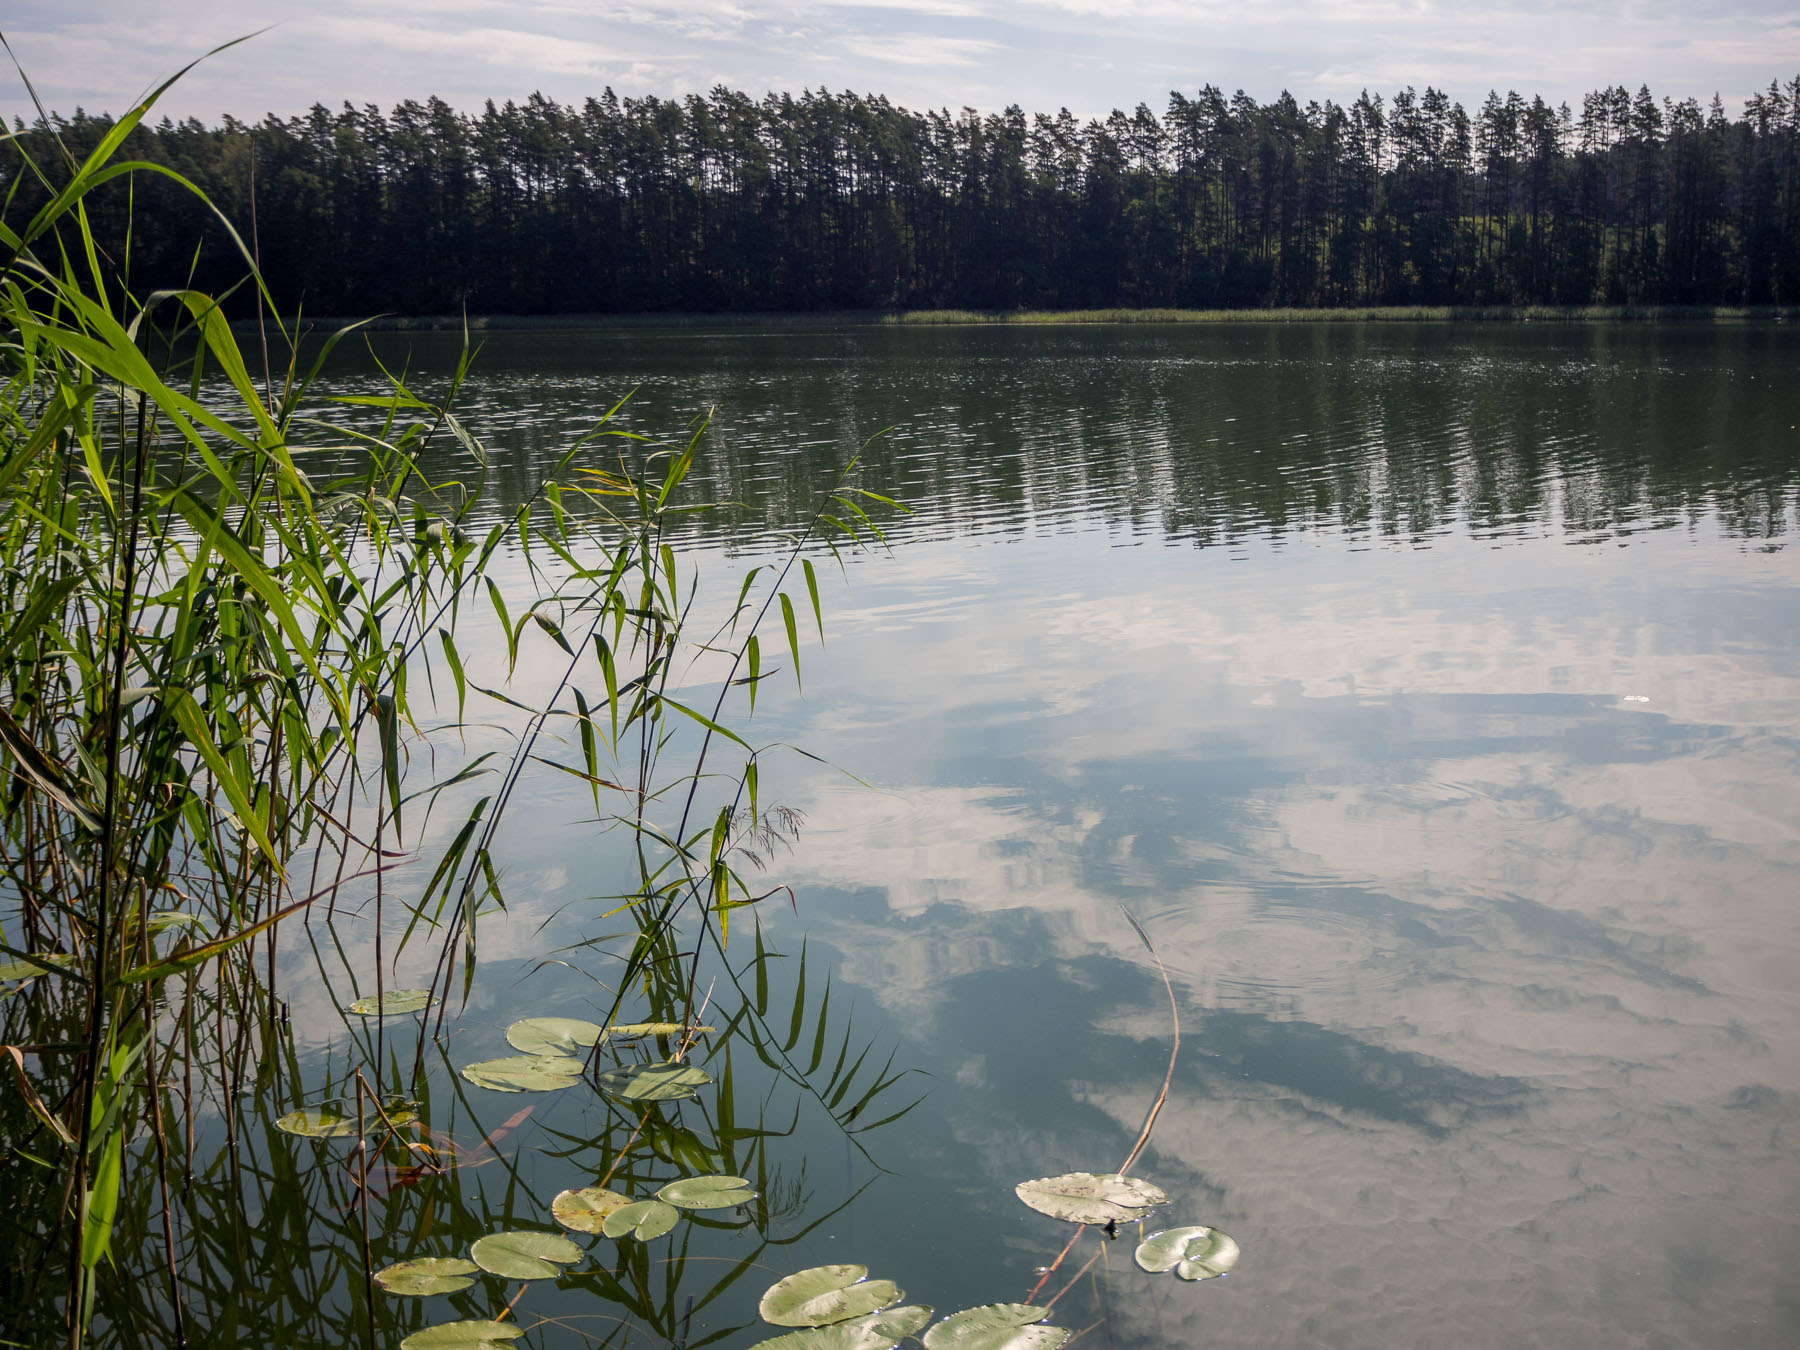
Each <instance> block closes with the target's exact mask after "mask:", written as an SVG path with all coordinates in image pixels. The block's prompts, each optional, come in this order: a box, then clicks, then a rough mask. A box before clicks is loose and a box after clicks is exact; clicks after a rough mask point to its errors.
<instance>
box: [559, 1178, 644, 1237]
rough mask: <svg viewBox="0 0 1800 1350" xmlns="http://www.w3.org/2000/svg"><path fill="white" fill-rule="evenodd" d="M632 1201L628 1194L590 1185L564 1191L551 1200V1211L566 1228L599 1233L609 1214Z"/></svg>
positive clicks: (579, 1231) (580, 1231)
mask: <svg viewBox="0 0 1800 1350" xmlns="http://www.w3.org/2000/svg"><path fill="white" fill-rule="evenodd" d="M631 1203H632V1201H631V1197H630V1196H628V1195H620V1194H619V1193H618V1192H617V1191H603V1190H601V1189H600V1188H599V1187H598V1186H588V1187H585V1188H584V1189H582V1190H579V1191H564V1192H563V1193H562V1194H561V1195H559V1196H557V1197H556V1199H554V1200H552V1201H551V1202H550V1212H551V1213H552V1214H553V1215H555V1216H556V1221H557V1222H558V1223H560V1224H561V1225H562V1226H563V1227H564V1228H573V1229H574V1230H575V1231H576V1232H577V1233H598V1232H600V1231H602V1230H601V1225H602V1224H603V1223H605V1222H606V1219H607V1216H608V1215H610V1214H612V1213H613V1212H614V1211H615V1210H621V1209H624V1208H625V1206H627V1205H629V1204H631Z"/></svg>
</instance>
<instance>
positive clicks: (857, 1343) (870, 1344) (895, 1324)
mask: <svg viewBox="0 0 1800 1350" xmlns="http://www.w3.org/2000/svg"><path fill="white" fill-rule="evenodd" d="M930 1320H931V1309H930V1308H927V1307H925V1306H924V1305H923V1304H919V1303H913V1304H908V1305H907V1306H906V1307H904V1308H886V1309H884V1310H882V1311H881V1312H877V1313H870V1314H869V1315H868V1316H867V1317H857V1318H853V1319H851V1320H850V1321H848V1322H838V1323H836V1324H835V1325H833V1326H828V1327H808V1328H806V1330H804V1331H790V1332H788V1334H787V1335H785V1336H777V1337H775V1339H774V1340H770V1341H759V1342H758V1343H757V1344H756V1345H755V1346H754V1347H753V1350H893V1348H894V1347H895V1346H896V1345H899V1344H900V1342H901V1341H903V1340H905V1339H906V1338H907V1337H908V1336H911V1335H912V1334H913V1333H915V1332H916V1331H918V1329H919V1328H920V1327H922V1326H924V1325H925V1324H926V1323H927V1322H929V1321H930Z"/></svg>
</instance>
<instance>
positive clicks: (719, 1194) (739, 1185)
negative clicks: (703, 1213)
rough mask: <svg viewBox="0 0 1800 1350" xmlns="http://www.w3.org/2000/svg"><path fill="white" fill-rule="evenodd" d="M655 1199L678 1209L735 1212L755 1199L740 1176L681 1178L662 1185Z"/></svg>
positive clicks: (753, 1192) (754, 1194)
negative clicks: (677, 1206) (738, 1207)
mask: <svg viewBox="0 0 1800 1350" xmlns="http://www.w3.org/2000/svg"><path fill="white" fill-rule="evenodd" d="M656 1198H657V1199H658V1200H665V1201H667V1202H668V1203H669V1204H671V1205H679V1206H680V1207H681V1208H682V1209H735V1208H736V1207H737V1206H739V1205H747V1204H749V1203H750V1202H751V1201H752V1200H754V1199H756V1192H755V1191H753V1190H751V1189H750V1183H749V1182H748V1181H746V1180H745V1179H744V1178H743V1177H725V1176H709V1177H682V1178H681V1179H680V1180H679V1181H671V1182H670V1183H669V1184H668V1185H667V1186H664V1187H663V1188H662V1189H661V1190H660V1191H658V1192H657V1193H656Z"/></svg>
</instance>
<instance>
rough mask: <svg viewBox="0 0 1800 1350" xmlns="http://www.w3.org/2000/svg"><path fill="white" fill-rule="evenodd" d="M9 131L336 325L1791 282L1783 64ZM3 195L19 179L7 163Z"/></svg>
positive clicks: (403, 104) (276, 303)
mask: <svg viewBox="0 0 1800 1350" xmlns="http://www.w3.org/2000/svg"><path fill="white" fill-rule="evenodd" d="M12 139H13V141H14V143H15V144H16V145H17V147H18V149H19V150H20V151H21V152H22V153H23V154H25V155H26V156H28V157H30V158H31V159H34V160H35V161H36V162H38V163H45V164H48V163H61V162H63V157H64V155H65V154H66V155H68V156H70V157H72V158H74V159H77V160H79V159H80V158H82V157H83V156H85V155H86V154H88V153H90V152H91V151H92V150H93V149H95V148H97V147H99V146H100V145H102V144H112V145H114V146H115V147H116V149H117V150H118V152H119V154H120V155H121V156H124V157H128V160H129V162H130V163H132V164H134V165H135V166H136V168H135V170H134V171H133V172H132V174H131V178H132V183H131V184H126V183H111V184H106V185H104V186H102V185H96V186H97V187H98V188H99V190H98V191H96V192H94V193H91V194H89V195H88V197H87V198H86V199H85V200H84V208H85V210H86V213H87V219H88V222H89V227H90V229H91V232H92V234H93V236H94V239H95V242H96V245H97V246H99V247H101V248H104V249H107V250H108V251H110V252H111V253H112V254H113V256H116V257H120V258H126V257H129V259H130V263H129V270H130V275H131V280H132V283H133V285H134V287H137V288H139V289H141V290H143V291H144V292H145V293H149V292H150V291H154V290H158V289H176V288H193V289H198V290H201V291H204V292H205V293H207V294H211V295H215V296H218V297H220V299H221V304H222V306H223V308H224V310H225V312H226V314H227V315H228V316H229V317H232V318H241V317H247V316H248V315H249V313H250V312H251V311H252V310H253V309H254V307H255V304H254V296H253V294H252V293H251V292H250V291H248V290H246V289H244V288H242V287H241V286H240V285H239V283H240V281H241V275H240V273H239V270H238V256H239V255H238V248H237V241H246V240H247V241H250V242H251V243H252V244H253V246H254V247H253V250H252V251H253V252H254V254H255V256H256V261H257V263H258V267H259V271H260V273H261V275H262V277H263V279H264V284H265V286H266V288H267V292H268V295H269V299H270V303H271V304H272V305H273V307H274V308H276V309H278V310H280V311H282V312H285V313H292V312H296V311H303V312H308V313H317V314H338V315H355V316H361V315H364V314H369V313H392V314H407V315H430V314H460V313H471V314H551V313H566V314H571V315H584V314H592V313H598V312H608V313H613V312H630V313H637V314H669V313H696V314H699V313H705V314H712V313H719V312H726V311H731V312H742V313H746V314H748V313H787V312H793V313H798V312H803V311H804V312H816V313H833V312H839V313H841V312H845V311H871V312H879V313H907V312H915V311H921V310H969V311H973V312H979V313H989V312H991V313H1007V314H1010V313H1015V312H1018V311H1025V312H1034V311H1047V312H1056V313H1060V312H1063V311H1071V310H1084V311H1085V310H1110V309H1121V310H1132V311H1138V310H1157V309H1171V310H1191V311H1199V312H1203V313H1209V314H1210V313H1212V312H1214V311H1219V310H1227V311H1233V310H1243V311H1257V312H1264V311H1276V312H1279V311H1281V310H1283V309H1288V308H1293V309H1306V310H1308V311H1309V312H1310V311H1313V310H1317V309H1323V310H1327V311H1329V310H1332V309H1336V308H1342V309H1346V310H1355V311H1358V312H1359V313H1360V312H1361V311H1362V310H1363V309H1364V308H1365V307H1371V306H1401V307H1411V306H1424V307H1429V308H1432V309H1435V308H1437V307H1440V306H1457V307H1474V308H1484V307H1487V306H1507V307H1512V306H1527V307H1529V306H1537V305H1548V306H1554V307H1557V308H1559V309H1560V308H1562V307H1574V308H1582V307H1586V306H1588V305H1605V306H1640V305H1641V306H1660V305H1672V304H1673V305H1732V306H1735V305H1789V306H1791V305H1794V304H1796V303H1800V76H1795V77H1794V78H1793V79H1791V80H1789V81H1788V82H1786V83H1783V82H1781V81H1774V82H1771V84H1770V85H1769V86H1768V87H1767V89H1766V90H1765V91H1764V92H1762V93H1758V94H1756V95H1754V96H1752V97H1750V98H1748V99H1746V100H1744V102H1743V103H1742V105H1741V107H1734V108H1729V109H1728V108H1727V107H1726V106H1725V103H1724V102H1723V100H1722V99H1719V98H1717V97H1715V98H1713V99H1711V100H1710V101H1708V102H1706V103H1702V102H1701V101H1700V100H1699V99H1697V98H1692V97H1684V98H1679V99H1677V98H1672V97H1668V96H1664V97H1661V98H1659V97H1657V96H1656V95H1654V94H1652V93H1651V91H1650V89H1649V88H1648V87H1647V86H1640V88H1639V89H1638V91H1637V93H1636V94H1632V93H1631V92H1630V91H1629V90H1628V89H1627V88H1626V87H1625V86H1623V85H1619V86H1615V87H1612V88H1609V89H1597V90H1593V91H1592V92H1590V93H1589V94H1587V95H1585V96H1584V97H1583V98H1581V99H1580V100H1579V104H1578V106H1573V105H1570V104H1557V105H1555V106H1552V104H1550V103H1548V102H1546V101H1545V99H1544V98H1543V97H1541V96H1533V97H1526V96H1525V95H1522V94H1520V93H1518V92H1517V91H1508V92H1507V93H1506V94H1505V95H1504V96H1502V95H1501V94H1500V93H1499V92H1498V91H1495V92H1492V93H1490V95H1489V96H1488V97H1487V98H1486V99H1485V100H1484V101H1483V102H1482V103H1481V104H1480V105H1479V106H1473V107H1464V106H1463V105H1461V104H1459V103H1457V102H1455V101H1454V100H1452V99H1451V98H1450V97H1449V96H1448V95H1447V94H1445V93H1444V92H1443V91H1442V90H1439V89H1434V88H1431V87H1429V86H1428V87H1426V88H1425V89H1424V90H1423V91H1422V92H1420V91H1418V90H1415V89H1413V88H1411V87H1408V88H1405V89H1401V90H1397V91H1395V92H1394V93H1393V94H1392V95H1391V96H1386V97H1384V96H1383V95H1381V94H1378V93H1371V92H1367V91H1365V92H1364V93H1363V94H1362V95H1361V96H1359V97H1358V98H1356V99H1355V100H1354V101H1351V102H1348V103H1337V102H1334V101H1332V100H1330V99H1326V100H1324V101H1322V102H1321V101H1319V100H1316V99H1303V98H1300V97H1296V96H1294V95H1293V94H1291V93H1284V94H1282V95H1281V96H1280V97H1279V98H1277V99H1275V100H1273V101H1272V102H1268V103H1263V102H1259V101H1258V100H1256V99H1254V98H1251V97H1250V96H1249V95H1247V94H1244V93H1242V92H1239V93H1236V94H1233V95H1227V94H1226V93H1225V91H1224V90H1222V89H1220V88H1218V87H1216V86H1212V85H1206V86H1203V87H1201V88H1200V89H1198V90H1191V91H1188V92H1183V91H1180V90H1171V91H1170V93H1169V97H1168V101H1167V103H1166V105H1164V107H1163V109H1162V110H1161V112H1160V113H1159V112H1158V111H1156V110H1154V109H1152V108H1151V107H1150V106H1149V105H1148V104H1140V105H1138V107H1137V108H1136V109H1135V110H1132V111H1127V110H1124V109H1116V110H1114V111H1113V112H1112V113H1111V114H1109V115H1108V116H1106V117H1105V118H1103V119H1102V118H1089V119H1086V120H1083V119H1080V118H1077V117H1076V116H1074V115H1073V114H1071V113H1069V112H1068V111H1066V110H1064V111H1062V112H1059V113H1057V114H1056V115H1054V116H1053V115H1050V114H1048V113H1042V112H1038V113H1027V112H1026V110H1025V109H1023V108H1022V107H1019V106H1017V105H1013V106H1009V107H1008V108H1006V109H1005V110H1004V111H1003V112H994V113H986V114H983V113H979V112H977V111H976V110H974V109H962V110H961V111H958V112H953V111H952V110H950V109H948V108H939V109H935V110H933V109H925V110H915V109H908V108H905V107H901V106H898V105H896V104H894V103H893V102H891V101H890V100H889V99H887V98H885V97H882V96H881V95H878V94H872V93H871V94H856V93H852V92H845V93H841V94H833V93H829V92H826V91H824V90H818V91H803V92H802V93H801V94H799V95H798V96H796V95H794V94H791V93H780V92H770V93H768V94H765V95H763V96H761V97H760V98H758V97H753V96H751V95H749V94H747V93H744V92H742V91H737V90H732V89H728V88H725V87H723V86H721V87H719V88H716V89H714V90H713V91H712V92H711V93H710V94H708V95H706V96H700V95H688V96H686V97H682V98H658V97H654V96H646V97H642V98H623V99H621V98H619V97H617V96H616V95H615V94H614V93H613V92H612V91H610V90H606V91H602V92H601V93H599V94H598V95H597V96H595V97H590V98H587V99H585V100H583V101H582V103H581V104H580V105H579V106H577V105H574V104H569V105H564V104H561V103H558V102H556V101H554V100H551V99H548V98H545V97H543V96H542V95H537V94H534V95H532V96H531V97H529V98H527V99H525V100H524V101H523V102H513V101H507V102H505V103H504V104H500V103H496V102H494V101H488V102H487V103H486V104H485V105H484V107H483V108H482V109H480V110H479V111H458V110H457V109H456V108H453V107H452V106H450V105H449V104H448V103H446V102H444V101H443V100H441V99H438V98H428V99H426V100H424V101H423V102H421V101H419V100H417V99H405V100H402V101H400V102H399V103H397V104H395V105H394V106H393V107H392V108H391V109H388V110H383V109H382V108H380V107H378V106H377V105H374V104H369V105H366V106H364V107H362V108H356V107H351V106H348V105H345V106H343V107H341V108H339V109H331V108H327V107H325V106H323V105H322V104H320V105H315V106H314V107H313V108H311V109H310V110H308V111H307V112H306V113H305V114H303V115H288V116H283V115H277V114H274V113H271V114H269V115H268V116H266V117H264V118H263V119H262V120H261V121H259V122H256V123H255V124H254V125H252V124H249V123H244V122H239V121H236V120H234V119H231V118H226V119H225V120H224V122H223V123H222V124H221V125H218V126H210V127H209V126H207V125H205V124H204V123H202V122H200V121H198V120H197V119H192V118H190V119H187V120H185V121H182V122H179V123H178V122H175V121H173V120H171V119H167V118H165V119H162V120H161V121H158V122H156V123H154V124H152V123H150V122H149V121H145V120H142V119H140V120H138V121H136V122H134V123H133V124H132V125H130V126H126V125H124V124H123V123H115V121H114V120H113V119H112V118H111V117H109V116H107V115H105V114H102V115H99V116H93V115H90V114H87V113H85V112H83V111H82V110H80V109H76V111H75V112H74V114H73V115H72V116H69V117H62V116H59V115H57V114H55V113H52V112H49V111H48V110H46V111H44V113H43V114H42V116H40V117H39V119H38V120H37V121H36V122H34V123H33V124H31V125H28V126H27V125H20V126H19V127H17V128H16V129H15V131H14V135H13V138H12ZM178 180H179V181H178ZM183 184H185V185H187V186H189V187H193V188H197V189H199V195H195V194H194V193H192V192H189V191H187V190H186V187H184V186H183ZM0 189H4V190H5V191H6V192H8V193H11V194H12V201H11V206H10V209H11V210H12V211H14V212H18V213H20V215H21V217H28V216H29V215H30V214H31V213H33V212H36V211H38V210H40V209H42V207H43V206H44V205H45V204H46V203H47V201H48V198H47V196H46V193H45V190H44V185H43V184H42V183H41V182H40V181H39V180H38V179H37V178H36V177H35V176H34V175H31V174H29V173H23V174H21V173H19V172H18V171H17V170H14V171H13V173H12V175H11V176H10V178H9V177H8V176H7V171H6V169H5V168H4V167H0ZM15 190H16V191H15ZM127 235H129V236H130V238H131V241H132V246H131V250H130V252H129V254H127V253H126V252H125V251H124V249H123V241H124V239H125V238H126V236H127Z"/></svg>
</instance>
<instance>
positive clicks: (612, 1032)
mask: <svg viewBox="0 0 1800 1350" xmlns="http://www.w3.org/2000/svg"><path fill="white" fill-rule="evenodd" d="M690 1030H691V1031H695V1032H701V1031H711V1030H712V1028H711V1027H691V1028H690V1027H689V1026H688V1025H687V1023H685V1022H614V1023H613V1024H612V1025H611V1026H610V1027H608V1028H607V1029H606V1038H607V1040H609V1041H641V1040H643V1039H644V1038H645V1037H646V1036H680V1035H683V1034H684V1033H686V1032H688V1031H690Z"/></svg>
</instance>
